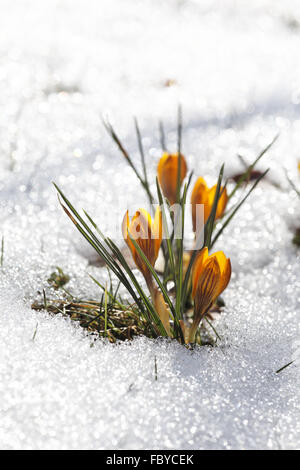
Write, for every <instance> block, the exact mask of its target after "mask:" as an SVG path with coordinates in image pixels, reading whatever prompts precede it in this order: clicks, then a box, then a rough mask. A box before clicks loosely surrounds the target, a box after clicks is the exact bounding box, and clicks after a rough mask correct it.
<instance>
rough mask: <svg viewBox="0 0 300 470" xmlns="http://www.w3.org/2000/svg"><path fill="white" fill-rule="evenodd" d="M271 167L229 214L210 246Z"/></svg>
mask: <svg viewBox="0 0 300 470" xmlns="http://www.w3.org/2000/svg"><path fill="white" fill-rule="evenodd" d="M268 171H269V169H267V170H266V171H265V172H264V173H263V174H262V175H261V176H260V177H259V178H258V179H257V180H256V181H255V183H254V184H253V185H252V187H251V188H250V190H249V191H248V193H247V194H246V196H245V197H244V198H243V199H242V200H241V202H240V203H239V204H238V205H237V206H236V207H235V208H234V210H233V211H232V212H231V213H230V215H229V216H228V218H227V219H226V220H225V222H224V223H223V224H222V227H221V228H220V230H219V231H218V233H217V234H216V236H215V237H214V239H213V241H212V243H211V246H210V247H213V245H214V244H215V243H216V241H217V240H218V238H219V236H220V235H221V234H222V232H223V230H224V229H225V228H226V227H227V225H228V224H229V222H230V221H231V219H232V218H233V217H234V216H235V214H236V213H237V211H238V210H239V209H240V207H241V206H242V205H243V204H244V202H245V201H246V199H247V198H248V197H249V196H250V194H251V193H252V191H253V189H254V188H255V187H256V186H257V185H258V183H259V182H260V180H261V179H263V178H264V176H265V175H266V174H267V173H268Z"/></svg>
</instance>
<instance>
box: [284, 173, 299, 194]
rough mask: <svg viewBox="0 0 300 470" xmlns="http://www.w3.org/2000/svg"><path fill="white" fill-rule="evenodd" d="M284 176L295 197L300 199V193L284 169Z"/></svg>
mask: <svg viewBox="0 0 300 470" xmlns="http://www.w3.org/2000/svg"><path fill="white" fill-rule="evenodd" d="M285 174H286V178H287V180H288V182H289V183H290V185H291V187H292V188H293V190H294V191H295V192H296V193H297V195H298V196H299V197H300V191H299V190H298V189H297V188H296V186H295V183H294V182H293V181H292V180H291V178H290V177H289V175H288V172H287V170H286V169H285Z"/></svg>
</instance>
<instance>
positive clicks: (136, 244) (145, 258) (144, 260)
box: [128, 232, 176, 321]
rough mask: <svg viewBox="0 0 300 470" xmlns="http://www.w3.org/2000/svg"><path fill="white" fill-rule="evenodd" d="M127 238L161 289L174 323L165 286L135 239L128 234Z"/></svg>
mask: <svg viewBox="0 0 300 470" xmlns="http://www.w3.org/2000/svg"><path fill="white" fill-rule="evenodd" d="M128 236H129V238H130V240H131V241H132V243H133V245H134V247H135V249H136V251H137V252H138V255H139V256H140V258H141V259H142V261H143V262H144V263H145V264H146V266H147V268H148V269H149V271H150V272H151V274H152V276H153V277H154V279H155V281H156V283H157V285H158V286H159V288H160V289H161V291H162V293H163V296H164V299H165V301H166V302H167V304H168V306H169V307H170V310H171V312H172V320H174V321H175V319H176V312H175V309H174V305H173V303H172V301H171V299H170V297H169V294H168V292H167V291H166V289H165V286H164V285H163V283H162V282H161V280H160V279H159V277H158V275H157V274H156V271H155V269H154V268H153V266H152V264H151V263H150V261H149V260H148V258H147V256H146V255H145V254H144V252H143V250H142V249H141V248H140V247H139V245H138V243H137V242H136V241H135V239H134V238H133V237H132V236H131V235H130V233H129V232H128Z"/></svg>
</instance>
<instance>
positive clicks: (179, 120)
mask: <svg viewBox="0 0 300 470" xmlns="http://www.w3.org/2000/svg"><path fill="white" fill-rule="evenodd" d="M181 138H182V110H181V106H180V105H179V106H178V113H177V154H178V167H177V186H176V188H177V189H176V195H177V196H176V199H177V203H180V187H181V160H182V156H181Z"/></svg>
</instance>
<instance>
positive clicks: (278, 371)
mask: <svg viewBox="0 0 300 470" xmlns="http://www.w3.org/2000/svg"><path fill="white" fill-rule="evenodd" d="M294 362H295V361H291V362H289V363H288V364H285V366H283V367H280V369H278V370H277V371H276V374H279V373H280V372H282V371H283V370H284V369H286V368H287V367H289V366H291V365H292V364H293V363H294Z"/></svg>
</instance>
